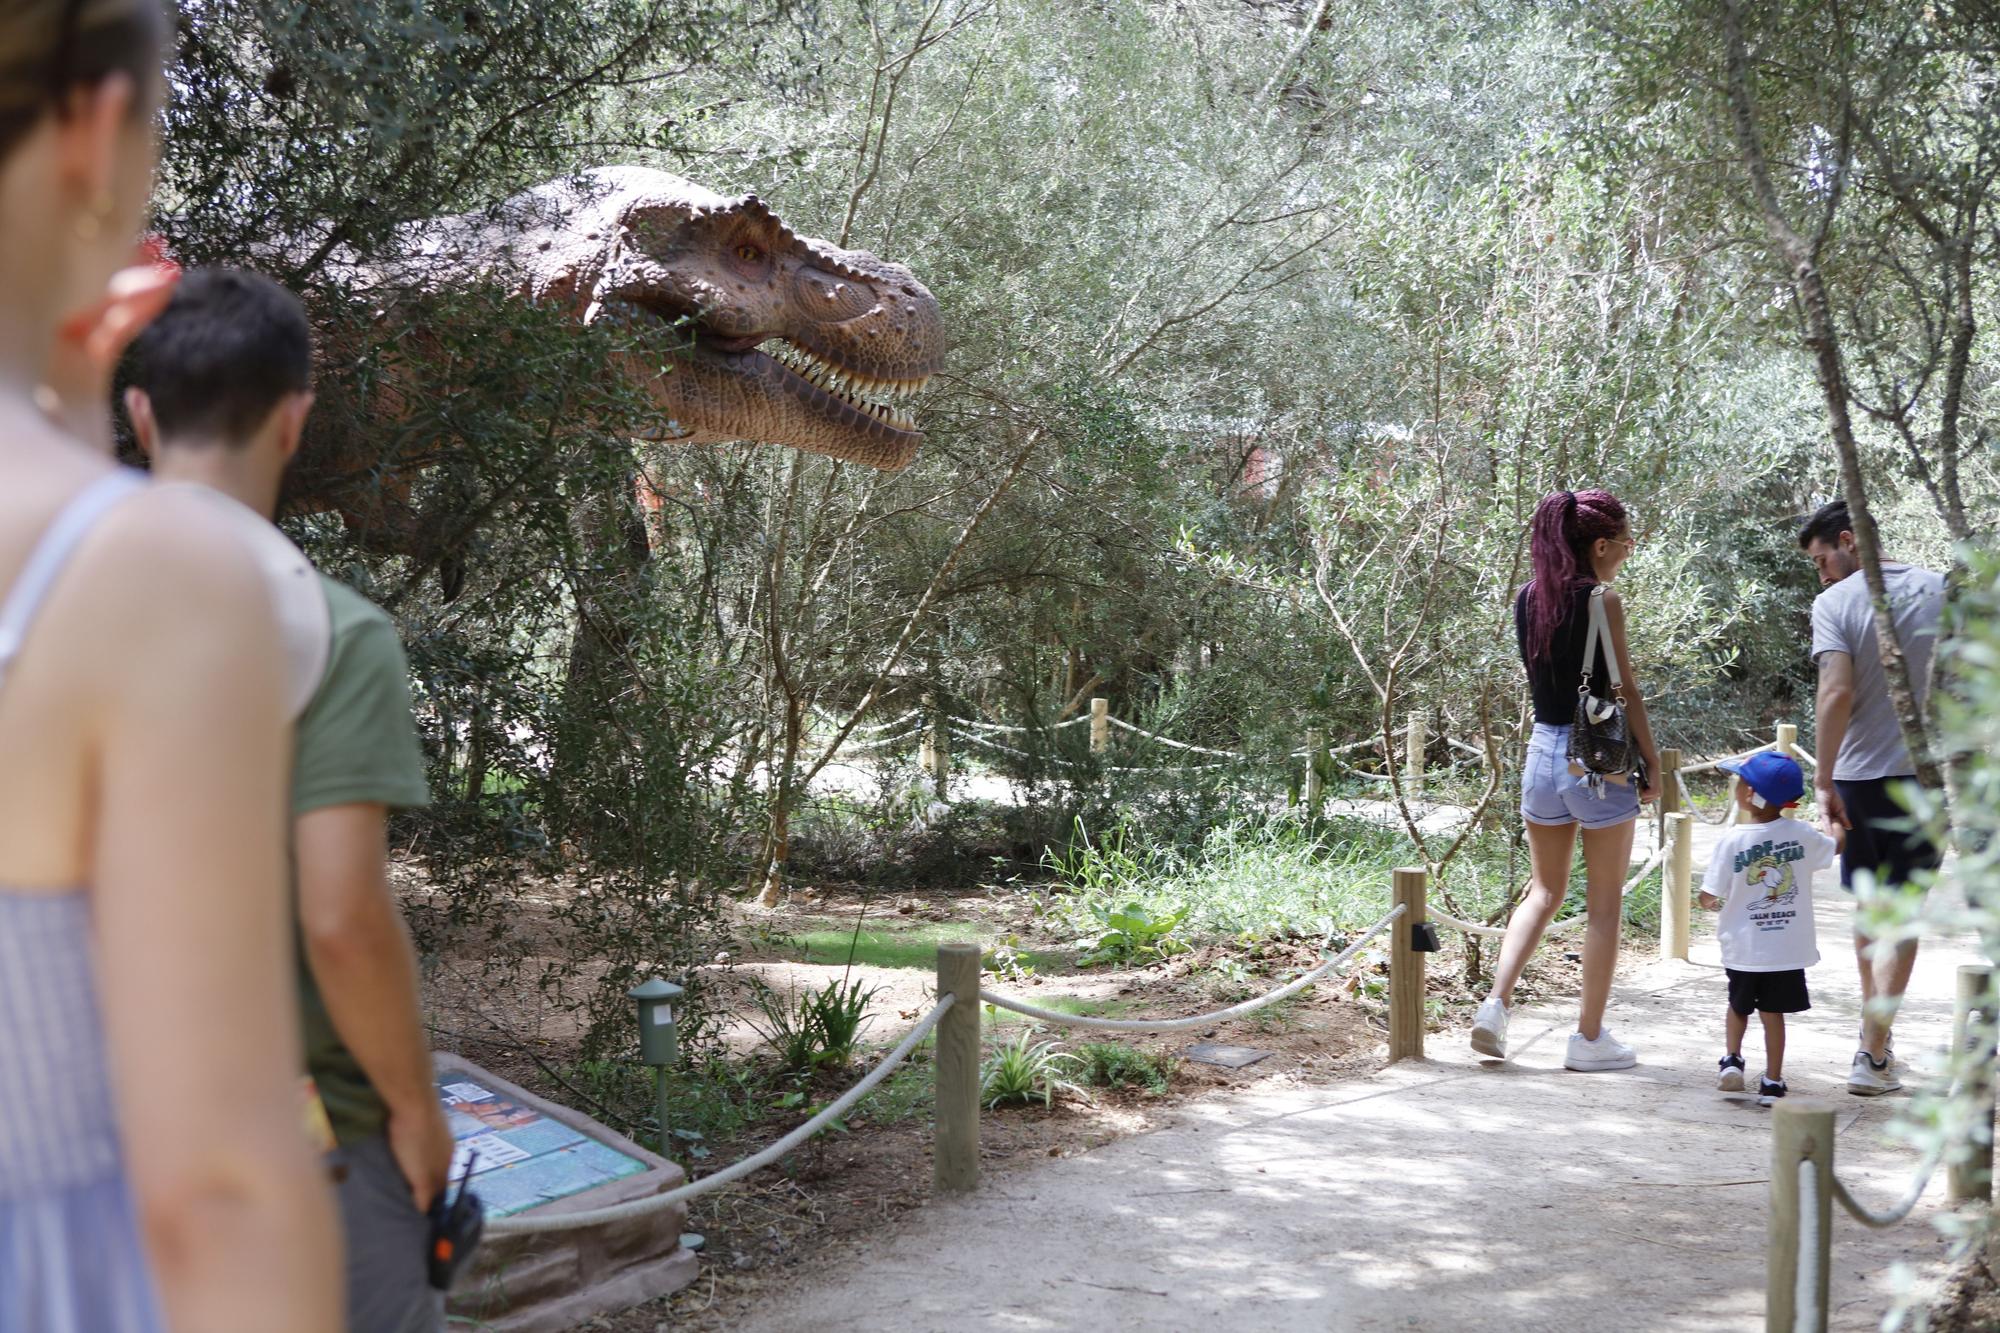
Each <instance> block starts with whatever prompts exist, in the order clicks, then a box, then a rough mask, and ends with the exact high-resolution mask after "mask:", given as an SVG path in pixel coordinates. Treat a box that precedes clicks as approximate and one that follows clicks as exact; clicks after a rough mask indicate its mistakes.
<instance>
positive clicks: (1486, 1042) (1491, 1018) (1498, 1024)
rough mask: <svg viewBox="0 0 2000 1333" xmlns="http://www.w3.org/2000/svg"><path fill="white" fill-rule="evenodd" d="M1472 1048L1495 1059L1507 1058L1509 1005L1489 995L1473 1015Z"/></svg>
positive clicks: (1497, 997)
mask: <svg viewBox="0 0 2000 1333" xmlns="http://www.w3.org/2000/svg"><path fill="white" fill-rule="evenodd" d="M1472 1049H1473V1050H1475V1051H1477V1052H1479V1054H1481V1055H1483V1056H1486V1057H1488V1058H1489V1059H1493V1060H1505V1059H1506V1058H1507V1006H1506V1005H1504V1004H1502V1003H1500V997H1499V996H1497V995H1489V996H1487V997H1486V999H1485V1000H1484V1001H1482V1002H1481V1003H1480V1006H1479V1012H1478V1013H1476V1014H1474V1015H1473V1016H1472Z"/></svg>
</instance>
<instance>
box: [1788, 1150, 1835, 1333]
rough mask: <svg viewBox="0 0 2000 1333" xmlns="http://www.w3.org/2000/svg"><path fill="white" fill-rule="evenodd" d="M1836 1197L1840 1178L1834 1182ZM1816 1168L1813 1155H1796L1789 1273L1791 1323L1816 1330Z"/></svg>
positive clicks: (1808, 1332) (1812, 1332) (1809, 1332)
mask: <svg viewBox="0 0 2000 1333" xmlns="http://www.w3.org/2000/svg"><path fill="white" fill-rule="evenodd" d="M1833 1190H1834V1194H1835V1196H1836V1197H1838V1195H1839V1194H1840V1182H1839V1181H1835V1182H1834V1185H1833ZM1819 1256H1820V1244H1819V1168H1818V1166H1817V1165H1815V1164H1814V1162H1813V1160H1812V1158H1810V1157H1801V1158H1800V1159H1799V1251H1798V1265H1797V1268H1796V1269H1795V1271H1794V1272H1793V1274H1792V1327H1793V1328H1794V1329H1800V1330H1805V1333H1817V1331H1818V1330H1819V1329H1821V1328H1824V1327H1825V1325H1824V1324H1823V1323H1821V1322H1820V1312H1819V1285H1820V1272H1819Z"/></svg>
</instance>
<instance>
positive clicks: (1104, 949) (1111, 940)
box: [1076, 902, 1188, 967]
mask: <svg viewBox="0 0 2000 1333" xmlns="http://www.w3.org/2000/svg"><path fill="white" fill-rule="evenodd" d="M1187 915H1188V909H1187V908H1185V907H1183V908H1181V909H1180V910H1179V911H1176V912H1168V913H1166V914H1165V915H1156V914H1155V913H1154V912H1153V911H1151V910H1150V909H1148V908H1147V906H1146V905H1145V904H1144V903H1139V902H1130V903H1126V904H1125V905H1124V906H1123V907H1118V908H1113V909H1112V910H1111V911H1109V912H1107V913H1106V914H1105V916H1104V919H1103V929H1102V930H1100V931H1097V932H1094V934H1095V940H1096V942H1095V943H1094V944H1093V943H1091V939H1090V938H1088V937H1087V938H1085V939H1084V940H1082V941H1080V942H1081V943H1084V944H1090V945H1091V947H1090V949H1089V951H1088V952H1086V953H1085V954H1083V956H1082V957H1080V958H1078V959H1077V960H1076V961H1077V965H1078V966H1080V967H1095V966H1097V965H1098V964H1099V963H1153V962H1158V961H1160V960H1161V959H1163V958H1171V957H1173V956H1174V955H1175V954H1177V953H1182V952H1185V951H1186V949H1187V947H1188V946H1187V943H1186V941H1184V940H1177V939H1175V938H1174V937H1173V935H1174V931H1175V929H1176V928H1177V927H1179V925H1180V924H1181V922H1183V921H1185V920H1187Z"/></svg>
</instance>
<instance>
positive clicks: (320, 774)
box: [292, 574, 430, 1145]
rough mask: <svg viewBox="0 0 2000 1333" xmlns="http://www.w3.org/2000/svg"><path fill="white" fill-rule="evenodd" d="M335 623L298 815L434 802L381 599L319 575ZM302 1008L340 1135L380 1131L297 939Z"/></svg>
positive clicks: (307, 737) (295, 788)
mask: <svg viewBox="0 0 2000 1333" xmlns="http://www.w3.org/2000/svg"><path fill="white" fill-rule="evenodd" d="M320 586H321V588H322V589H323V590H324V591H325V593H326V601H327V608H328V611H329V612H330V617H331V624H332V649H331V651H330V652H329V653H328V656H327V665H326V675H325V676H324V677H322V678H321V680H320V683H319V689H318V690H317V691H316V692H314V694H313V697H312V702H311V703H309V704H307V705H306V711H305V712H304V713H303V714H302V715H301V716H300V718H299V726H298V734H297V738H296V748H295V752H294V756H293V762H292V814H293V816H294V817H297V816H299V815H303V814H305V813H306V812H308V811H311V810H324V809H326V808H327V807H328V806H335V805H364V804H365V805H388V806H416V805H428V804H430V789H429V788H428V787H427V786H426V785H425V782H424V753H423V747H422V746H421V745H420V744H419V743H418V740H417V725H416V721H415V719H414V718H412V717H411V716H410V683H409V668H408V666H407V664H406V663H405V662H404V660H403V646H402V644H401V643H400V642H398V641H397V639H396V628H395V626H394V625H393V624H392V623H391V622H390V620H389V617H388V616H387V615H385V614H384V613H383V612H382V610H381V609H380V608H379V607H377V606H376V605H375V604H374V603H373V602H370V601H369V600H368V599H367V598H365V597H363V596H362V595H361V594H360V593H358V592H355V591H354V590H353V589H352V588H350V587H348V586H347V585H346V584H344V583H340V582H337V581H335V580H333V579H330V578H328V577H326V576H325V575H324V574H322V575H320ZM299 1009H300V1012H301V1014H302V1015H303V1017H304V1019H305V1048H306V1070H307V1072H308V1073H310V1074H311V1075H312V1078H313V1083H314V1084H315V1085H316V1086H317V1087H318V1089H319V1095H320V1100H321V1101H322V1102H324V1103H325V1105H326V1114H327V1119H328V1121H329V1122H331V1124H332V1127H333V1136H334V1138H335V1140H336V1141H338V1142H339V1143H341V1144H343V1145H345V1144H349V1143H353V1142H355V1141H356V1140H358V1139H365V1138H369V1137H372V1136H373V1135H376V1134H380V1133H381V1132H382V1130H383V1127H384V1126H385V1125H386V1124H387V1123H388V1119H389V1112H388V1108H387V1107H386V1106H384V1105H383V1103H382V1099H381V1098H380V1097H379V1096H377V1095H376V1093H375V1088H374V1085H372V1084H371V1083H369V1081H368V1075H366V1074H364V1073H363V1072H362V1071H361V1064H360V1062H359V1061H357V1060H356V1059H355V1058H354V1054H353V1052H351V1051H349V1050H348V1049H347V1047H346V1045H345V1044H344V1043H343V1042H342V1041H341V1040H340V1036H339V1034H337V1033H336V1032H335V1031H334V1029H333V1020H332V1019H331V1018H330V1017H329V1016H328V1014H327V1012H326V1004H325V1002H324V1001H323V1000H322V999H321V998H320V993H319V986H318V985H317V984H316V983H315V982H314V981H313V975H312V969H311V967H309V966H308V965H307V963H306V955H305V949H304V943H303V941H301V943H300V948H299Z"/></svg>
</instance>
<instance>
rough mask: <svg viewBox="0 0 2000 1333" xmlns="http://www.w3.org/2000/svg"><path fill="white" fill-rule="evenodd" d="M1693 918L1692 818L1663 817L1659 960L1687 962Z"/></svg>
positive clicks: (1683, 816)
mask: <svg viewBox="0 0 2000 1333" xmlns="http://www.w3.org/2000/svg"><path fill="white" fill-rule="evenodd" d="M1693 914H1694V816H1692V815H1685V814H1681V813H1679V812H1676V813H1674V814H1671V815H1668V816H1667V859H1666V861H1665V863H1664V864H1663V865H1662V866H1661V867H1660V957H1662V958H1678V959H1680V960H1681V961H1682V962H1686V961H1687V956H1688V920H1689V918H1690V917H1692V916H1693Z"/></svg>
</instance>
